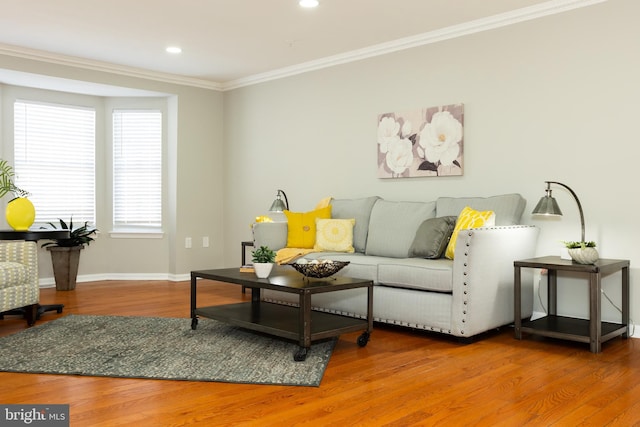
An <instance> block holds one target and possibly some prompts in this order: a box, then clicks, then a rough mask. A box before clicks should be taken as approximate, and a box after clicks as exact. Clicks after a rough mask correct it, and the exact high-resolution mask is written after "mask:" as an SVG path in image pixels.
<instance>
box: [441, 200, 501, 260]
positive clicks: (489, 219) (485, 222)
mask: <svg viewBox="0 0 640 427" xmlns="http://www.w3.org/2000/svg"><path fill="white" fill-rule="evenodd" d="M495 222H496V215H495V213H494V212H493V211H477V210H474V209H471V208H470V207H469V206H467V207H465V208H464V209H462V212H460V215H458V219H457V220H456V227H455V228H454V229H453V233H452V234H451V240H449V245H448V246H447V250H446V251H445V253H444V256H445V258H449V259H453V254H454V253H455V251H456V240H457V239H458V233H459V232H460V230H468V229H469V228H479V227H485V226H487V227H490V226H493V225H495Z"/></svg>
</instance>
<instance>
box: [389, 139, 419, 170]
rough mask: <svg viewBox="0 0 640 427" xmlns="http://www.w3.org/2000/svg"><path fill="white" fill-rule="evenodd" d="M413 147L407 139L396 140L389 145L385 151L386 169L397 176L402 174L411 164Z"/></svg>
mask: <svg viewBox="0 0 640 427" xmlns="http://www.w3.org/2000/svg"><path fill="white" fill-rule="evenodd" d="M412 147H413V145H412V144H411V141H409V140H408V139H398V140H396V141H395V142H393V143H390V144H389V146H388V151H387V157H386V162H387V167H388V168H389V169H391V171H392V172H393V173H395V174H397V175H400V174H401V173H403V172H404V171H405V170H407V168H409V167H410V166H411V164H412V163H413V150H412Z"/></svg>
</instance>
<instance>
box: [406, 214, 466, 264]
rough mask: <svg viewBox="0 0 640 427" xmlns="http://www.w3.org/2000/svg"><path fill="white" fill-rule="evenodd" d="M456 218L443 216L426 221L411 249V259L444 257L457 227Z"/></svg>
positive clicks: (419, 229) (417, 233) (421, 226)
mask: <svg viewBox="0 0 640 427" xmlns="http://www.w3.org/2000/svg"><path fill="white" fill-rule="evenodd" d="M457 219H458V217H456V216H442V217H439V218H429V219H426V220H425V221H424V222H423V223H422V224H420V227H418V231H417V232H416V237H415V239H414V240H413V243H412V244H411V249H409V257H411V258H427V259H436V258H440V257H442V254H443V253H444V251H445V249H446V248H447V245H448V244H449V239H450V238H451V233H453V229H454V228H455V226H456V220H457Z"/></svg>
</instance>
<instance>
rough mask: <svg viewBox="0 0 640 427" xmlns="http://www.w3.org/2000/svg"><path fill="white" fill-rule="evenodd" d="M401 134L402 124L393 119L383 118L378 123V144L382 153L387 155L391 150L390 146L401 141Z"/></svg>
mask: <svg viewBox="0 0 640 427" xmlns="http://www.w3.org/2000/svg"><path fill="white" fill-rule="evenodd" d="M399 132H400V123H398V122H397V121H396V119H394V118H393V117H383V118H382V120H380V123H378V144H379V145H380V152H381V153H386V152H387V151H388V150H389V145H390V144H393V143H395V142H397V141H398V140H399V139H400V136H399V135H398V133H399Z"/></svg>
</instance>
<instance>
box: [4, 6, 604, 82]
mask: <svg viewBox="0 0 640 427" xmlns="http://www.w3.org/2000/svg"><path fill="white" fill-rule="evenodd" d="M601 1H605V0H551V1H544V0H320V6H319V7H317V8H315V9H303V8H301V7H300V6H298V0H183V1H175V0H174V1H171V0H109V1H87V0H55V1H52V0H0V11H1V12H0V54H8V55H13V56H20V57H28V58H36V59H40V60H46V61H51V62H57V63H68V64H72V65H76V66H81V67H87V68H94V69H105V70H115V71H118V72H122V73H130V74H133V75H143V76H148V77H151V78H153V77H155V78H160V79H164V80H169V81H181V82H183V83H187V84H194V85H199V86H203V87H207V86H209V87H212V88H217V89H228V88H232V87H238V86H242V85H246V84H251V83H254V82H257V81H262V80H267V79H270V78H277V77H278V76H283V75H287V74H289V75H290V74H295V73H298V72H303V71H305V70H309V69H314V68H321V67H323V66H328V65H331V64H335V63H340V62H347V61H349V60H354V59H359V58H362V57H367V56H373V55H377V54H381V53H386V52H389V51H393V50H398V49H403V48H407V47H412V46H415V45H420V44H426V43H432V42H437V41H439V40H443V39H447V38H452V37H458V36H462V35H465V34H469V33H472V32H477V31H483V30H487V29H491V28H495V27H499V26H503V25H509V24H511V23H515V22H519V21H523V20H528V19H535V18H537V17H540V16H545V15H549V14H553V13H560V12H563V11H565V10H569V9H573V8H577V7H583V6H587V5H589V4H594V3H599V2H601ZM168 45H179V46H180V47H182V49H183V52H182V54H180V55H171V54H167V53H166V52H165V50H164V49H165V47H167V46H168ZM0 77H2V75H1V74H0ZM0 81H2V80H0ZM4 81H5V82H7V78H6V77H5V78H4Z"/></svg>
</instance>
